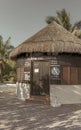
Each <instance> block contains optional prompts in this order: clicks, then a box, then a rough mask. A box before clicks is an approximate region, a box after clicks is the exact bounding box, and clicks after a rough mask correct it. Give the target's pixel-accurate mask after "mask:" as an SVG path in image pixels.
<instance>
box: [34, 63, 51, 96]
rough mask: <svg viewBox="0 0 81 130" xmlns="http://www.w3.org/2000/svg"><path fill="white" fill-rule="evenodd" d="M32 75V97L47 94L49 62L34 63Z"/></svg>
mask: <svg viewBox="0 0 81 130" xmlns="http://www.w3.org/2000/svg"><path fill="white" fill-rule="evenodd" d="M32 69H33V74H32V80H33V82H32V89H31V90H32V91H31V94H32V95H48V94H49V62H47V61H34V62H33V66H32Z"/></svg>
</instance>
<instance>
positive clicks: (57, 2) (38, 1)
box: [0, 0, 81, 46]
mask: <svg viewBox="0 0 81 130" xmlns="http://www.w3.org/2000/svg"><path fill="white" fill-rule="evenodd" d="M63 8H65V9H66V10H67V12H69V13H70V16H71V22H72V24H73V23H74V22H76V21H79V20H81V0H0V35H2V36H3V38H4V40H7V38H8V37H9V36H10V37H11V44H12V45H14V46H18V45H19V44H20V43H22V42H23V41H25V40H26V39H28V38H29V37H31V36H32V35H33V34H35V33H36V32H38V31H39V30H40V29H42V28H43V27H45V26H46V23H45V19H46V17H47V16H50V15H53V16H56V11H57V10H62V9H63Z"/></svg>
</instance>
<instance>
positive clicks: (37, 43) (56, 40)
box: [10, 22, 81, 58]
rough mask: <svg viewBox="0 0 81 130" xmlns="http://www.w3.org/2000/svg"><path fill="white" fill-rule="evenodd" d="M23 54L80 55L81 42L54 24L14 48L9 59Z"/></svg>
mask: <svg viewBox="0 0 81 130" xmlns="http://www.w3.org/2000/svg"><path fill="white" fill-rule="evenodd" d="M25 52H53V53H62V52H65V53H79V54H80V53H81V40H80V39H78V38H77V37H76V36H74V35H73V34H71V33H70V32H68V31H67V30H66V29H64V28H63V27H62V26H60V25H58V24H57V23H56V22H53V23H51V24H49V25H48V26H47V27H45V28H43V29H42V30H40V31H39V32H38V33H36V34H35V35H34V36H32V37H31V38H29V39H28V40H26V41H25V42H23V43H22V44H20V45H19V46H18V47H16V48H15V49H14V50H13V51H12V52H11V54H10V57H11V58H14V57H16V56H17V55H20V54H21V53H25Z"/></svg>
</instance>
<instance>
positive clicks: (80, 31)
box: [46, 9, 81, 38]
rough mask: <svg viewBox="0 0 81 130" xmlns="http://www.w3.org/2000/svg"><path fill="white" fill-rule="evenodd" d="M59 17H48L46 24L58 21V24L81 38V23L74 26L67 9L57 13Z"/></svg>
mask: <svg viewBox="0 0 81 130" xmlns="http://www.w3.org/2000/svg"><path fill="white" fill-rule="evenodd" d="M56 14H57V16H56V17H55V16H48V17H47V18H46V23H47V24H50V23H52V22H53V21H56V22H57V23H58V24H60V25H62V26H63V27H64V28H66V29H67V30H68V31H70V32H71V33H72V34H74V35H75V36H77V37H78V38H81V21H78V22H76V23H75V24H74V25H73V26H72V24H71V21H70V13H67V11H66V10H65V9H62V10H61V11H57V12H56Z"/></svg>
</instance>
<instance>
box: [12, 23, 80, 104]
mask: <svg viewBox="0 0 81 130" xmlns="http://www.w3.org/2000/svg"><path fill="white" fill-rule="evenodd" d="M10 57H11V59H13V60H15V61H16V63H17V95H18V97H19V98H21V99H31V98H32V97H36V99H38V97H40V98H41V97H48V99H49V100H50V103H51V104H52V105H54V104H55V103H56V102H58V103H60V104H70V103H71V104H73V103H81V40H80V39H78V38H77V37H76V36H74V35H73V34H71V33H70V32H68V31H67V30H66V29H64V28H63V27H62V26H61V25H59V24H57V23H56V22H53V23H51V24H49V25H47V26H46V27H45V28H43V29H42V30H40V31H39V32H37V33H36V34H35V35H34V36H32V37H30V38H29V39H27V40H26V41H24V42H23V43H22V44H20V45H19V46H18V47H16V48H15V49H14V50H13V51H12V52H11V53H10ZM45 99H46V98H44V100H45Z"/></svg>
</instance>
